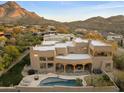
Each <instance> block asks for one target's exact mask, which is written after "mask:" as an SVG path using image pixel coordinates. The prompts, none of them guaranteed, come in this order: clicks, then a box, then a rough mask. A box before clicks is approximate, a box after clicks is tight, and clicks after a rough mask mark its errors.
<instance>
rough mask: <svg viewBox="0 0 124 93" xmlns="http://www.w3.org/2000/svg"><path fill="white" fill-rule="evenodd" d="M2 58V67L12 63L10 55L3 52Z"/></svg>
mask: <svg viewBox="0 0 124 93" xmlns="http://www.w3.org/2000/svg"><path fill="white" fill-rule="evenodd" d="M3 60H4V61H3V65H4V68H7V67H8V66H9V65H10V64H11V63H12V57H11V56H9V55H8V54H4V56H3Z"/></svg>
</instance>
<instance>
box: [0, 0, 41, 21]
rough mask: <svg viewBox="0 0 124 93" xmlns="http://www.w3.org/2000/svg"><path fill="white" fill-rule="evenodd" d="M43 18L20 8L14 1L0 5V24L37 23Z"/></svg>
mask: <svg viewBox="0 0 124 93" xmlns="http://www.w3.org/2000/svg"><path fill="white" fill-rule="evenodd" d="M42 19H43V18H42V17H40V16H38V15H37V14H35V13H34V12H29V11H27V10H25V9H24V8H22V7H21V6H20V5H18V4H17V3H16V2H14V1H8V2H6V3H5V4H2V5H0V22H1V23H10V22H11V23H21V22H22V23H25V22H31V23H32V22H33V23H34V22H37V21H38V20H42Z"/></svg>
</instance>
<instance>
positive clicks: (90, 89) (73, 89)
mask: <svg viewBox="0 0 124 93" xmlns="http://www.w3.org/2000/svg"><path fill="white" fill-rule="evenodd" d="M16 89H17V91H22V92H51V91H52V92H118V91H119V90H118V88H116V87H115V86H107V87H92V86H87V87H57V86H54V87H16Z"/></svg>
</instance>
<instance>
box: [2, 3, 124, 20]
mask: <svg viewBox="0 0 124 93" xmlns="http://www.w3.org/2000/svg"><path fill="white" fill-rule="evenodd" d="M2 3H4V2H0V4H2ZM17 3H18V4H20V5H21V6H22V7H23V8H25V9H27V10H29V11H32V12H35V13H37V14H38V15H40V16H41V17H44V18H46V19H52V20H56V21H61V22H70V21H77V20H85V19H88V18H90V17H96V16H102V17H110V16H115V15H124V1H17Z"/></svg>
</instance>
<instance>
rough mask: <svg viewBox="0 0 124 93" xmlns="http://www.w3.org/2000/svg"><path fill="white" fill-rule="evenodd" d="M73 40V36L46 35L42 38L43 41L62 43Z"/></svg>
mask: <svg viewBox="0 0 124 93" xmlns="http://www.w3.org/2000/svg"><path fill="white" fill-rule="evenodd" d="M73 38H74V35H73V34H58V33H56V34H47V35H44V36H43V40H44V41H63V40H71V39H73Z"/></svg>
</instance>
